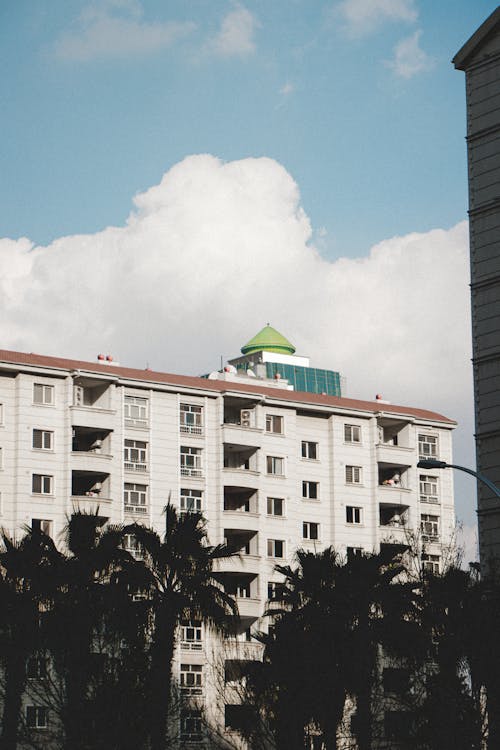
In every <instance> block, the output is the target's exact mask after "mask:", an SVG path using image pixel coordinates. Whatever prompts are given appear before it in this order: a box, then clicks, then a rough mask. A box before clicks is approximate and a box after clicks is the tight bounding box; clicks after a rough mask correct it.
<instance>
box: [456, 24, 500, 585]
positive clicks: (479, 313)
mask: <svg viewBox="0 0 500 750" xmlns="http://www.w3.org/2000/svg"><path fill="white" fill-rule="evenodd" d="M495 19H496V20H495ZM477 34H479V38H477V37H476V35H475V36H474V37H472V38H471V40H470V41H469V42H468V43H467V44H466V45H465V46H464V47H463V48H462V50H461V51H460V52H459V53H458V55H457V56H456V58H455V60H454V62H455V65H456V67H458V68H460V69H461V70H465V74H466V97H467V151H468V167H469V215H470V261H471V300H472V339H473V366H474V400H475V418H476V454H477V468H478V471H479V472H480V473H482V474H484V475H485V476H487V477H488V478H489V479H490V480H492V481H493V482H494V483H495V484H496V485H497V486H499V487H500V241H499V236H500V234H499V233H500V15H499V12H498V11H495V13H494V14H493V15H492V16H491V17H490V19H488V20H487V21H486V22H485V24H483V27H481V29H479V30H478V32H477ZM475 40H476V43H475V44H474V41H475ZM471 45H472V46H471ZM478 511H479V547H480V556H481V561H482V563H483V564H484V570H485V572H488V571H490V570H492V569H493V568H498V567H499V565H500V504H499V501H498V498H495V496H494V494H493V493H492V492H491V490H489V489H488V488H487V487H486V486H484V485H483V484H479V485H478Z"/></svg>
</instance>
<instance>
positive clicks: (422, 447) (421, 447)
mask: <svg viewBox="0 0 500 750" xmlns="http://www.w3.org/2000/svg"><path fill="white" fill-rule="evenodd" d="M418 457H419V458H423V459H425V458H437V457H438V437H437V435H419V436H418Z"/></svg>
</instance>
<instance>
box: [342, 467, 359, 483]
mask: <svg viewBox="0 0 500 750" xmlns="http://www.w3.org/2000/svg"><path fill="white" fill-rule="evenodd" d="M345 481H346V484H361V466H346V467H345Z"/></svg>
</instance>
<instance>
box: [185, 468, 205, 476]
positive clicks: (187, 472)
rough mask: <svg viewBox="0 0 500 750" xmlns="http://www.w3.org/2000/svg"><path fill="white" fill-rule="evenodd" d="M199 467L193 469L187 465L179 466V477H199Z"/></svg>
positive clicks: (200, 472)
mask: <svg viewBox="0 0 500 750" xmlns="http://www.w3.org/2000/svg"><path fill="white" fill-rule="evenodd" d="M201 476H203V474H202V471H201V469H193V468H190V467H188V466H181V477H201Z"/></svg>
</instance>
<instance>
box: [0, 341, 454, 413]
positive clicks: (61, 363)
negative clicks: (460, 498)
mask: <svg viewBox="0 0 500 750" xmlns="http://www.w3.org/2000/svg"><path fill="white" fill-rule="evenodd" d="M0 363H6V364H13V365H19V366H20V367H22V366H23V365H24V366H26V367H42V368H46V369H56V370H84V371H85V372H89V373H99V374H103V375H109V377H115V378H119V379H126V380H139V381H142V382H143V383H150V384H151V385H153V384H155V383H157V384H163V385H170V386H180V387H184V388H195V389H197V390H202V391H212V392H219V393H223V392H226V391H234V392H236V393H248V394H254V395H255V394H258V395H262V396H266V397H268V398H272V399H276V400H279V401H294V402H296V403H299V404H304V405H308V406H318V407H319V406H324V407H330V408H335V407H336V408H340V409H351V410H355V411H367V412H371V413H372V414H373V413H376V412H385V413H388V414H396V415H401V416H407V417H414V418H416V419H424V420H428V421H431V422H444V423H445V424H447V425H449V426H450V427H451V426H453V425H456V422H455V421H454V420H453V419H449V418H448V417H445V416H443V415H442V414H438V413H436V412H432V411H427V410H426V409H416V408H414V407H411V406H395V405H393V404H383V403H380V402H378V401H361V400H358V399H353V398H340V397H337V396H323V395H321V394H317V393H304V392H302V391H287V390H285V389H278V388H269V387H266V386H265V385H261V384H260V383H259V382H258V381H257V382H256V383H255V384H253V383H252V385H247V384H246V383H236V382H233V381H227V380H207V379H206V378H199V377H194V376H191V375H173V374H171V373H165V372H154V371H152V370H137V369H133V368H131V367H121V366H118V365H104V364H99V363H98V362H84V361H80V360H75V359H64V358H61V357H47V356H45V355H42V354H33V353H31V354H27V353H23V352H11V351H7V350H4V349H0Z"/></svg>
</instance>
